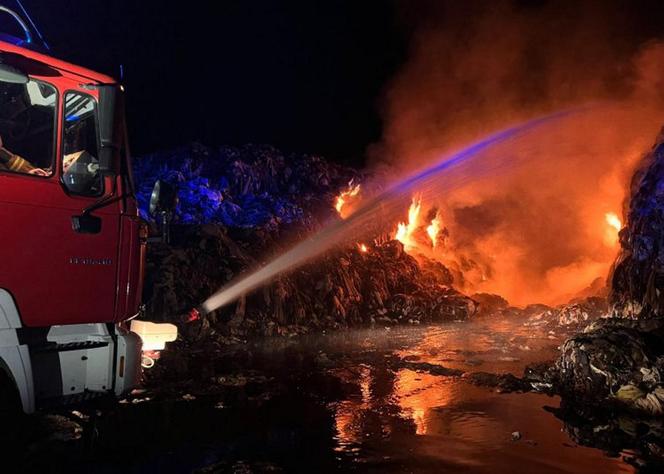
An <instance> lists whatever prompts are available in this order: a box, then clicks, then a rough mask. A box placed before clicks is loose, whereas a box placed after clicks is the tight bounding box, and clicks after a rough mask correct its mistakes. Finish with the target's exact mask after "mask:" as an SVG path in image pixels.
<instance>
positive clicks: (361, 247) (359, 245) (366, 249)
mask: <svg viewBox="0 0 664 474" xmlns="http://www.w3.org/2000/svg"><path fill="white" fill-rule="evenodd" d="M357 248H358V250H359V251H360V252H362V253H367V252H368V251H369V249H368V248H367V246H366V245H364V244H357Z"/></svg>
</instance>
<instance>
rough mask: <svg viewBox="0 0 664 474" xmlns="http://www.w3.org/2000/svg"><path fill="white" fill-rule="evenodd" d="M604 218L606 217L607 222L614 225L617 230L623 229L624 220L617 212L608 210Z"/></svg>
mask: <svg viewBox="0 0 664 474" xmlns="http://www.w3.org/2000/svg"><path fill="white" fill-rule="evenodd" d="M604 218H605V219H606V223H607V224H609V225H610V226H611V227H613V228H614V229H615V230H616V232H620V229H622V222H621V221H620V218H619V217H618V215H617V214H616V213H615V212H607V213H606V214H604Z"/></svg>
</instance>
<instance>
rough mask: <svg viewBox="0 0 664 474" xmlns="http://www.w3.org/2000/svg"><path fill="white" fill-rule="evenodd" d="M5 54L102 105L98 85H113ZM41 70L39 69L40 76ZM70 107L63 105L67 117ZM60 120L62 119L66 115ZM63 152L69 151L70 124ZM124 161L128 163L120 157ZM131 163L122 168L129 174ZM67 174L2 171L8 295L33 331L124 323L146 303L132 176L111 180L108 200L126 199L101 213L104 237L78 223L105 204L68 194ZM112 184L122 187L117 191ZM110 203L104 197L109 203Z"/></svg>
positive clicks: (1, 268)
mask: <svg viewBox="0 0 664 474" xmlns="http://www.w3.org/2000/svg"><path fill="white" fill-rule="evenodd" d="M0 52H10V53H13V54H17V55H21V56H22V57H25V58H27V59H29V60H32V61H38V62H40V63H42V64H45V65H48V69H47V71H48V73H49V74H52V71H53V70H56V71H58V72H59V73H61V75H59V76H53V75H49V76H40V75H38V74H31V75H30V76H31V77H34V78H35V79H38V80H41V81H44V82H47V83H49V84H51V85H53V86H54V87H55V88H56V89H57V91H58V95H59V96H60V97H62V96H63V95H64V93H65V91H71V90H81V91H82V92H84V93H86V94H89V95H92V96H94V97H95V98H97V96H98V94H97V91H96V90H95V89H94V88H92V87H91V85H95V84H112V83H114V82H115V81H114V80H113V79H112V78H110V77H107V76H104V75H101V74H98V73H94V72H92V71H90V70H88V69H84V68H81V67H78V66H75V65H73V64H69V63H65V62H63V61H59V60H55V59H53V58H49V57H47V56H44V55H42V54H40V53H37V52H34V51H31V50H28V49H24V48H20V47H17V46H15V45H12V44H9V43H4V42H0ZM35 69H36V68H35ZM62 102H63V101H62V100H59V101H58V107H59V108H60V109H62V106H63V103H62ZM58 116H60V117H61V116H62V110H59V112H58ZM57 124H58V126H57V133H56V137H57V138H56V141H55V149H56V150H62V143H61V142H62V121H58V122H57ZM115 158H116V159H117V160H121V159H125V160H126V159H128V157H127V156H126V155H125V156H121V155H120V154H118V156H116V157H115ZM128 166H129V164H128V163H124V164H122V163H116V164H115V167H116V169H122V168H124V169H127V167H128ZM61 175H62V167H61V166H56V167H55V170H54V173H53V174H52V175H51V176H50V177H48V178H44V177H40V176H32V175H28V174H19V173H10V172H2V171H0V228H1V229H2V235H3V237H2V240H3V242H4V244H3V245H2V246H0V261H1V262H2V264H1V265H0V288H11V292H12V295H13V297H14V299H15V301H16V303H17V305H18V307H19V311H20V315H21V320H22V322H23V324H24V325H25V326H29V327H41V326H51V325H54V324H74V323H90V322H117V321H122V320H124V319H127V318H129V317H132V316H134V315H136V313H137V312H138V305H139V302H140V289H141V285H142V282H141V275H142V268H143V253H144V244H141V243H140V241H139V238H138V237H139V236H138V233H139V226H140V221H139V218H138V211H137V207H136V201H135V198H134V197H133V195H132V192H131V189H127V188H130V186H131V185H130V183H129V181H128V179H127V176H120V175H117V176H113V177H107V178H106V180H107V181H109V182H107V183H106V185H105V186H104V189H105V195H110V194H111V193H115V194H116V195H118V196H124V197H123V199H119V200H117V201H116V202H114V203H112V204H110V205H108V206H106V207H104V208H102V209H99V210H98V211H96V215H97V216H99V217H100V218H101V219H102V225H101V232H99V233H98V234H82V233H77V232H76V231H74V229H73V228H72V221H71V219H72V216H75V215H77V214H80V213H81V211H82V210H83V209H85V208H86V207H88V206H90V205H92V204H94V203H95V202H97V201H99V199H100V197H99V196H94V197H88V196H77V195H72V194H71V193H67V190H66V189H65V188H64V187H63V185H62V183H61V181H60V180H61ZM110 180H116V183H114V184H115V186H113V183H111V182H110ZM101 197H102V198H103V197H104V196H101Z"/></svg>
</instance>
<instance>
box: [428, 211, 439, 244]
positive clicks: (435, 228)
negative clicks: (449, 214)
mask: <svg viewBox="0 0 664 474" xmlns="http://www.w3.org/2000/svg"><path fill="white" fill-rule="evenodd" d="M441 223H442V222H441V219H440V215H438V214H436V217H434V218H433V219H432V220H431V224H429V227H427V235H428V236H429V238H430V239H431V246H432V247H433V248H436V243H437V242H438V234H439V233H440V227H441Z"/></svg>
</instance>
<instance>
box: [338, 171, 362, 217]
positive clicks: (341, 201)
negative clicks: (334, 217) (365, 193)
mask: <svg viewBox="0 0 664 474" xmlns="http://www.w3.org/2000/svg"><path fill="white" fill-rule="evenodd" d="M359 193H360V184H359V183H358V184H356V185H353V180H351V181H350V182H349V183H348V189H346V191H342V192H341V193H340V194H339V195H338V196H337V199H336V200H335V202H334V208H335V209H336V210H337V212H338V213H339V216H341V218H342V219H345V218H346V217H348V216H349V215H350V212H349V211H348V210H346V211H344V206H345V205H346V204H348V201H349V200H350V198H354V197H355V196H357V195H358V194H359Z"/></svg>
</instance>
